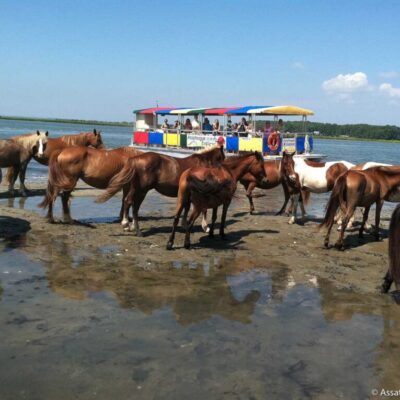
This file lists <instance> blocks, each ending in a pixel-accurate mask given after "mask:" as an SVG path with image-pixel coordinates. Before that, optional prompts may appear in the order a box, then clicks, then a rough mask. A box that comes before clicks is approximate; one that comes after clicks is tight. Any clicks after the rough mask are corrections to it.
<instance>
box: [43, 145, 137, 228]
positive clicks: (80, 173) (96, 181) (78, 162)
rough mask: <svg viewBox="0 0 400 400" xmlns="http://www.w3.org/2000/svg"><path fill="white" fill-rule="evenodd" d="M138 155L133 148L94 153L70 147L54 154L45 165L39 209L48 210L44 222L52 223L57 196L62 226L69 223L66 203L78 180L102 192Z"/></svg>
mask: <svg viewBox="0 0 400 400" xmlns="http://www.w3.org/2000/svg"><path fill="white" fill-rule="evenodd" d="M142 153H143V152H142V151H140V150H137V149H135V148H134V147H120V148H118V149H113V150H97V149H93V148H91V147H82V146H72V147H67V148H65V149H62V150H54V151H53V153H52V155H51V157H50V162H49V181H48V185H47V192H46V196H45V198H44V200H43V201H42V203H40V204H39V207H43V208H46V207H48V213H47V218H48V220H49V222H54V217H53V204H54V201H55V200H56V198H57V196H58V194H59V193H61V200H62V206H63V214H64V222H66V223H72V222H73V220H72V218H71V214H70V207H69V199H70V197H71V192H72V191H73V190H74V189H75V186H76V184H77V182H78V180H79V179H82V180H83V181H84V182H85V183H87V184H88V185H90V186H93V187H95V188H97V189H105V188H106V187H107V186H108V184H109V183H110V181H111V179H112V178H113V177H114V176H115V175H116V174H118V173H119V172H120V171H121V170H122V169H123V167H124V166H125V164H126V162H127V160H128V159H130V158H132V157H135V156H137V155H139V154H142ZM121 210H122V208H121Z"/></svg>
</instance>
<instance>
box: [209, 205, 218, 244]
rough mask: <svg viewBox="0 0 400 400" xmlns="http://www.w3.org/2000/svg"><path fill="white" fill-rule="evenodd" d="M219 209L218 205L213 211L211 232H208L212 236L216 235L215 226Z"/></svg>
mask: <svg viewBox="0 0 400 400" xmlns="http://www.w3.org/2000/svg"><path fill="white" fill-rule="evenodd" d="M217 211H218V207H214V208H213V212H212V217H211V227H210V232H209V233H208V236H209V237H211V238H213V237H214V226H215V221H216V220H217Z"/></svg>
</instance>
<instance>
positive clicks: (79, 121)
mask: <svg viewBox="0 0 400 400" xmlns="http://www.w3.org/2000/svg"><path fill="white" fill-rule="evenodd" d="M0 119H7V120H15V121H37V122H57V123H66V124H79V125H112V126H129V127H132V122H126V121H123V122H111V121H96V120H84V119H61V118H32V117H9V116H2V115H0Z"/></svg>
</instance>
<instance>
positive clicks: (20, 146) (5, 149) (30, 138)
mask: <svg viewBox="0 0 400 400" xmlns="http://www.w3.org/2000/svg"><path fill="white" fill-rule="evenodd" d="M48 134H49V132H39V131H36V132H34V133H27V134H24V135H18V136H14V137H12V138H10V139H6V140H0V168H9V170H11V171H12V172H10V173H7V180H8V183H9V186H8V190H9V192H10V194H14V185H15V181H16V180H17V177H18V175H20V191H21V194H22V195H23V196H26V187H25V174H26V168H27V167H28V164H29V161H30V160H31V159H32V157H33V156H34V155H36V157H37V158H38V159H40V158H41V157H43V154H44V151H45V146H46V144H47V141H48V140H49V139H48V138H47V136H48ZM1 177H2V174H1V169H0V182H1Z"/></svg>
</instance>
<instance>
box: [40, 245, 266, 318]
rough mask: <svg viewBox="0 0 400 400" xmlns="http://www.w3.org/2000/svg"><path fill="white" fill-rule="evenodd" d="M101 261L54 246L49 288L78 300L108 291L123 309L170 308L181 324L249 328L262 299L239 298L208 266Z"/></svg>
mask: <svg viewBox="0 0 400 400" xmlns="http://www.w3.org/2000/svg"><path fill="white" fill-rule="evenodd" d="M73 254H74V255H73ZM99 256H100V255H99V254H95V255H94V256H93V259H92V258H86V257H85V255H83V254H79V253H76V252H74V253H73V252H72V251H70V249H69V246H68V245H67V244H65V243H58V244H53V245H52V253H51V259H49V261H48V262H46V268H47V272H46V275H47V279H48V281H49V287H50V288H51V289H52V290H53V291H54V292H56V293H58V294H61V295H63V296H65V297H67V298H70V299H77V300H83V299H85V298H87V297H89V296H90V294H91V293H93V292H109V293H112V294H113V296H114V297H115V299H116V301H117V302H118V304H119V305H120V306H121V307H122V308H134V309H138V310H140V311H141V312H143V313H145V314H152V313H153V312H154V311H156V310H159V309H161V308H164V307H170V308H171V309H172V311H173V313H174V314H175V318H176V320H177V321H178V322H179V323H180V324H181V325H189V324H192V323H196V322H200V321H203V320H207V319H209V318H211V317H213V316H215V315H218V316H221V317H223V318H226V319H229V320H233V321H238V322H241V323H244V324H247V323H250V322H251V315H252V314H253V312H254V308H255V305H256V303H257V301H258V299H259V297H260V293H259V292H258V291H257V290H249V291H248V293H247V294H246V296H245V297H244V299H242V300H238V299H236V298H235V296H234V295H233V293H232V290H231V287H230V286H229V283H228V279H227V278H228V275H227V271H226V270H225V268H218V266H214V265H210V266H209V268H207V270H206V271H205V270H204V269H203V268H202V267H203V264H198V265H194V264H193V263H190V264H189V263H186V264H182V267H181V268H179V269H178V268H175V267H174V266H172V265H171V264H170V265H168V264H167V265H165V264H164V265H158V266H155V267H154V268H151V269H150V270H149V269H143V268H138V267H136V268H135V267H132V263H131V262H130V261H127V262H126V263H124V262H122V261H120V260H118V261H116V260H115V261H114V260H112V261H108V262H106V263H99V262H98V260H99V259H101V258H102V257H103V258H104V254H102V255H101V257H99ZM229 273H230V274H231V273H232V271H231V270H230V269H229Z"/></svg>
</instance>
